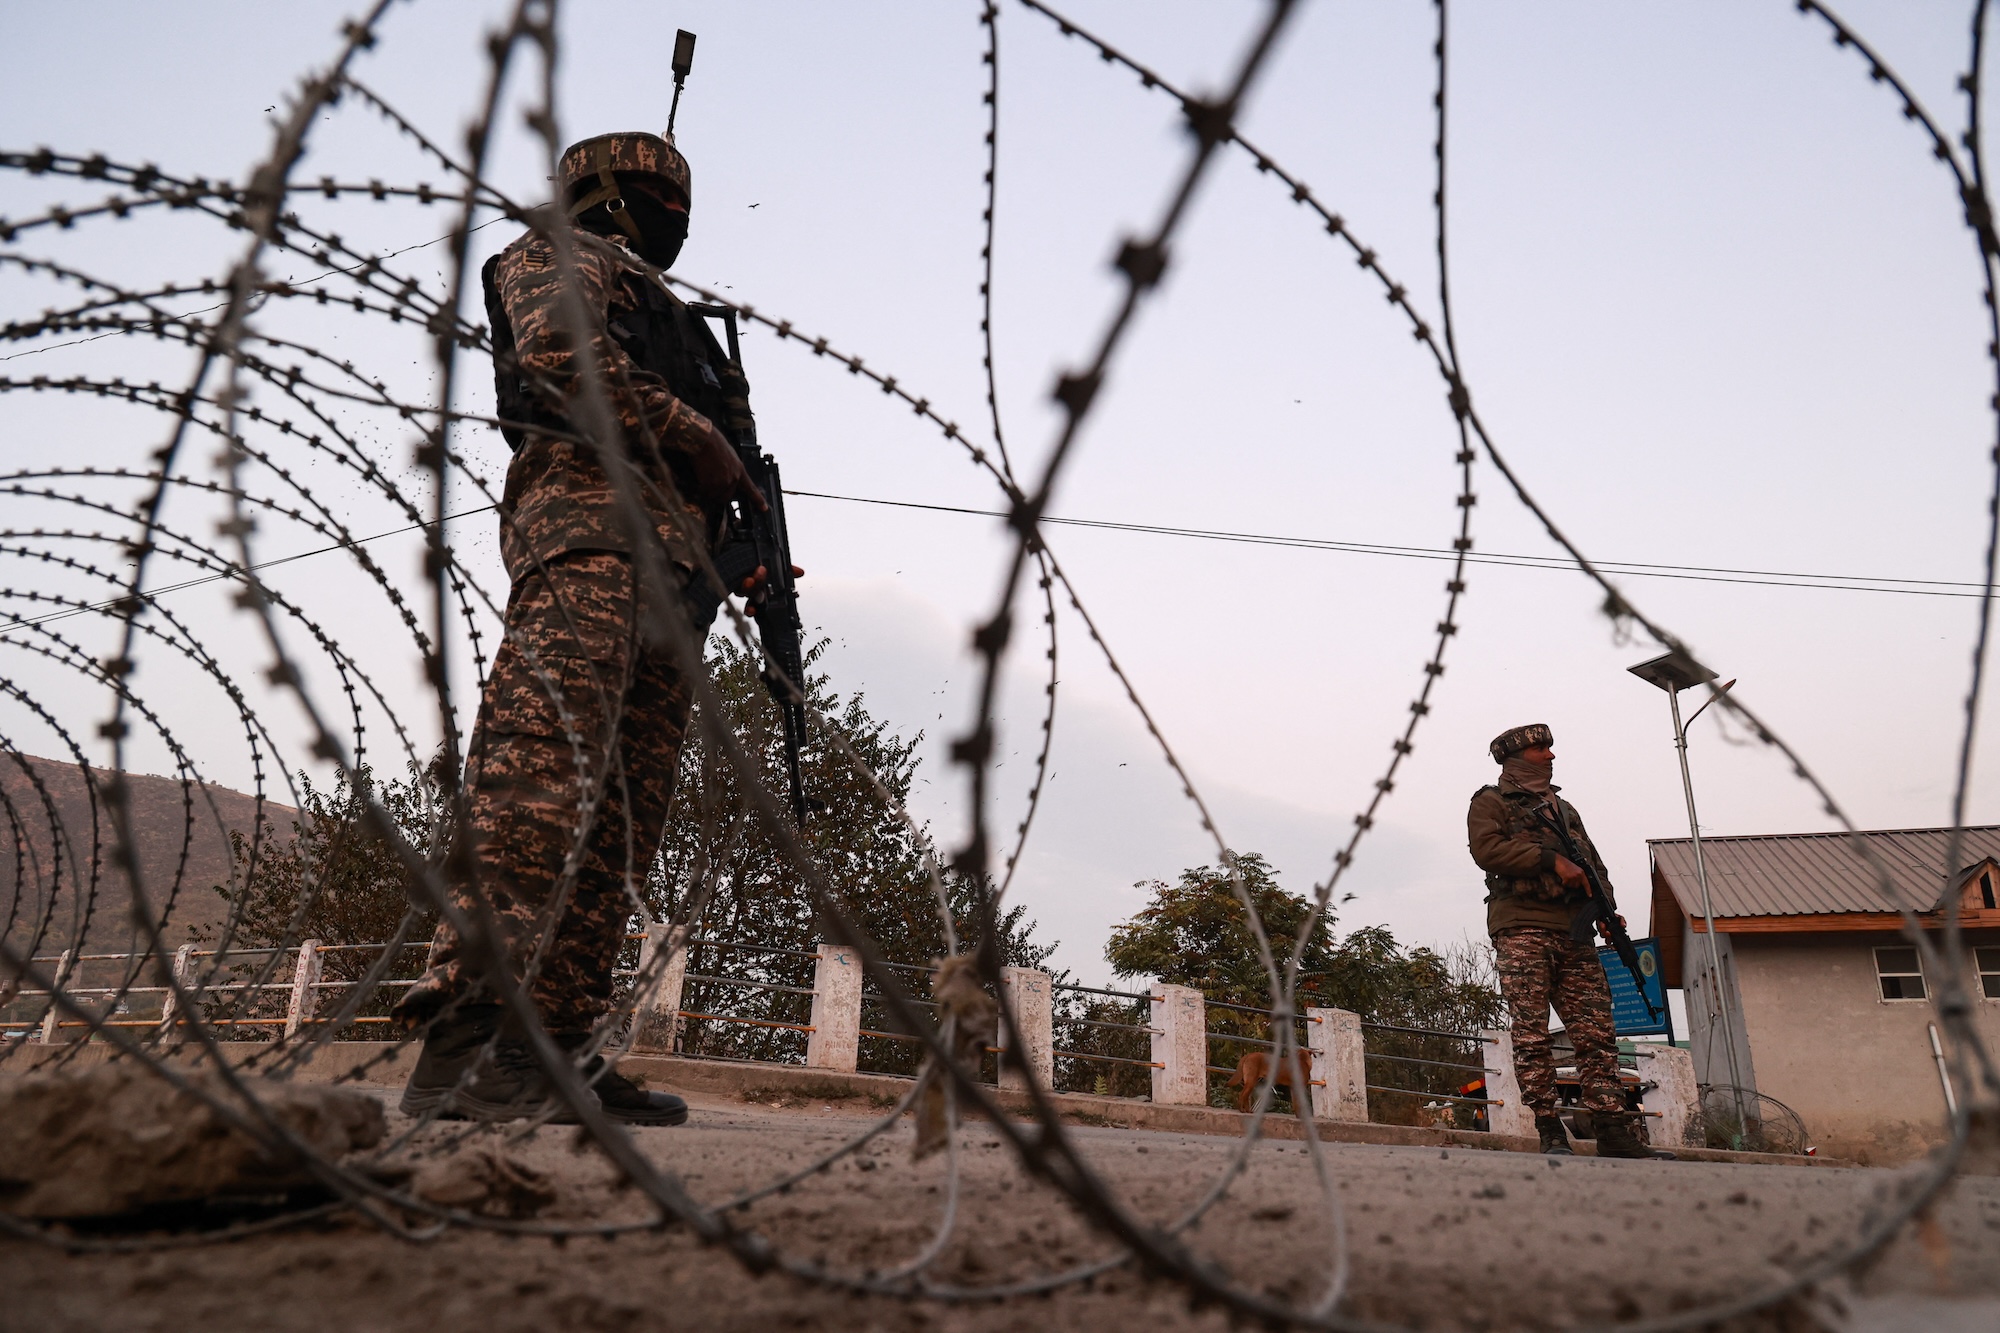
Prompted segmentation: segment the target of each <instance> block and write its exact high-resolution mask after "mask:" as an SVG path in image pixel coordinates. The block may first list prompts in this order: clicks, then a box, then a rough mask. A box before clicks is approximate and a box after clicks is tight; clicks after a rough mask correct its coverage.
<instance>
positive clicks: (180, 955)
mask: <svg viewBox="0 0 2000 1333" xmlns="http://www.w3.org/2000/svg"><path fill="white" fill-rule="evenodd" d="M194 981H195V977H194V946H193V945H192V944H183V945H182V946H181V947H180V948H178V949H176V950H174V985H175V986H179V987H180V988H181V989H182V990H183V991H186V992H188V994H189V995H190V996H192V995H193V993H194ZM179 1020H180V999H179V998H178V997H177V996H176V995H175V994H174V992H173V989H172V988H171V987H169V988H168V990H167V997H166V999H165V1000H163V1001H162V1002H161V1004H160V1036H161V1039H162V1040H164V1041H166V1042H169V1043H172V1042H176V1041H179V1040H180V1033H179V1032H178V1031H177V1030H176V1027H175V1025H176V1024H177V1023H178V1022H179Z"/></svg>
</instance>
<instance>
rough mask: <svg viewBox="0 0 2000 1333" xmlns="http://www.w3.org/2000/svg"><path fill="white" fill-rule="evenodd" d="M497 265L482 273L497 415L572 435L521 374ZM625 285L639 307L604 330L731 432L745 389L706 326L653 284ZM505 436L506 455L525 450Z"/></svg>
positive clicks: (514, 432)
mask: <svg viewBox="0 0 2000 1333" xmlns="http://www.w3.org/2000/svg"><path fill="white" fill-rule="evenodd" d="M499 262H500V257H499V256H498V255H495V256H494V257H493V258H491V259H489V260H487V261H486V266H485V267H484V268H482V269H481V270H480V273H479V277H480V282H481V284H482V285H483V287H484V288H485V294H486V318H487V322H488V324H489V326H490V327H491V328H492V330H493V397H494V402H495V405H496V411H495V415H497V416H498V417H499V418H500V419H501V420H502V421H518V422H526V423H527V424H528V425H531V426H537V425H545V426H548V427H549V428H550V429H552V430H568V429H570V426H569V422H568V421H567V420H566V419H565V418H564V417H563V416H562V415H561V414H559V413H557V412H555V411H554V410H552V409H551V408H550V407H549V406H548V405H547V403H546V400H545V398H544V396H543V395H541V394H539V393H536V392H535V391H534V390H533V388H532V387H531V386H530V385H529V383H528V381H527V380H526V379H525V378H524V377H523V376H522V374H521V368H520V362H519V360H518V359H517V357H516V355H515V350H514V330H513V327H512V326H511V325H510V324H509V323H508V322H507V310H506V307H505V306H504V305H502V303H501V301H500V293H499V291H498V289H497V288H496V287H495V285H494V281H493V274H494V270H495V268H496V267H497V266H498V265H499ZM620 281H622V282H624V283H625V284H626V285H627V289H628V290H630V291H631V292H632V293H633V294H634V295H635V296H636V297H637V302H636V304H637V308H636V309H634V310H627V311H623V312H621V313H619V314H618V315H617V316H615V317H614V318H612V319H611V320H610V321H609V322H608V323H607V325H606V329H607V331H608V332H609V333H610V334H611V337H612V340H613V341H614V342H616V343H617V344H618V346H619V347H620V348H622V349H624V352H625V354H626V355H627V356H629V357H631V358H632V363H633V364H634V365H636V366H637V367H638V368H639V369H641V370H643V371H646V372H648V373H650V374H654V375H658V376H659V377H660V378H661V379H663V380H665V381H666V384H667V388H668V389H669V390H670V391H671V392H672V393H673V395H674V397H676V398H678V399H680V400H681V401H682V402H684V403H686V404H687V405H688V406H689V407H692V408H693V409H694V410H695V411H697V412H699V413H701V414H702V415H703V416H705V417H707V418H708V419H709V420H710V421H712V422H714V423H715V424H716V426H717V427H718V428H720V429H722V430H723V431H724V432H725V433H730V432H731V431H732V428H733V425H734V423H735V421H736V418H737V417H738V416H739V415H742V414H746V413H747V412H748V403H747V397H748V386H747V385H744V384H743V382H742V379H741V376H740V375H738V374H736V373H735V372H734V370H733V368H732V367H731V366H730V365H729V361H728V358H727V357H725V356H724V355H723V352H722V348H721V346H720V345H718V344H717V342H716V341H715V335H714V334H713V333H711V332H710V331H709V328H708V321H707V320H705V319H703V318H701V316H699V315H697V314H695V313H694V312H693V311H691V310H689V309H688V308H687V304H686V303H685V302H684V301H682V300H680V298H678V297H676V296H674V295H673V294H672V293H671V292H669V291H667V290H666V289H665V288H664V287H662V286H661V285H660V284H659V283H657V282H655V281H653V280H652V279H651V278H647V277H641V276H639V275H637V274H630V273H628V274H624V275H621V277H620ZM732 399H733V400H734V402H732V401H731V400H732ZM732 408H733V409H734V410H732ZM500 433H501V435H503V436H504V437H505V438H506V441H507V447H508V448H510V449H519V448H520V447H521V442H522V439H523V432H522V431H521V429H520V428H519V427H517V426H502V427H501V428H500Z"/></svg>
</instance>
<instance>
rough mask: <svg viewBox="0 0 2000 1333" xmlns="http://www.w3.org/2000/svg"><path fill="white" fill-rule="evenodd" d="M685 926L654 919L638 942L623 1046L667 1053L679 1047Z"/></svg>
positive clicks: (686, 929) (684, 983) (684, 976)
mask: <svg viewBox="0 0 2000 1333" xmlns="http://www.w3.org/2000/svg"><path fill="white" fill-rule="evenodd" d="M687 933H688V927H686V926H676V925H671V924H669V923H667V922H664V921H656V922H654V923H653V924H652V925H649V926H647V927H646V938H645V939H643V940H641V941H640V942H639V975H638V977H637V978H636V979H635V980H634V982H633V990H632V1028H631V1041H630V1043H629V1044H628V1046H627V1048H626V1049H629V1050H634V1051H658V1052H664V1053H668V1054H671V1053H672V1052H674V1051H675V1050H678V1049H679V1047H680V1037H681V1028H682V1022H681V1014H680V1011H681V995H682V993H683V992H684V991H685V990H686V989H687V949H686V947H685V943H686V940H687Z"/></svg>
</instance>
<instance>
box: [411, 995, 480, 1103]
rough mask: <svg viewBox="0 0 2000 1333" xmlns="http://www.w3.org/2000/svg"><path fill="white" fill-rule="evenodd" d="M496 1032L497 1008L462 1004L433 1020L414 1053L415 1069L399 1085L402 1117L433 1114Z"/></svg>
mask: <svg viewBox="0 0 2000 1333" xmlns="http://www.w3.org/2000/svg"><path fill="white" fill-rule="evenodd" d="M499 1031H500V1006H499V1005H497V1004H462V1005H459V1006H458V1007H457V1008H455V1009H447V1010H445V1012H444V1013H442V1014H440V1015H439V1016H438V1017H437V1018H435V1019H433V1020H432V1022H431V1025H430V1028H429V1030H428V1031H427V1032H425V1033H424V1044H423V1048H422V1049H421V1050H420V1051H419V1052H418V1053H417V1067H416V1068H415V1069H414V1070H412V1071H410V1080H409V1082H407V1083H405V1084H404V1085H403V1101H402V1111H403V1114H404V1115H407V1116H423V1115H429V1114H431V1113H432V1112H434V1111H436V1110H437V1109H438V1106H439V1105H440V1104H441V1103H442V1102H443V1101H444V1096H445V1094H446V1093H447V1092H450V1091H451V1090H452V1089H453V1088H455V1087H457V1086H458V1081H459V1079H461V1078H462V1077H464V1076H465V1072H466V1071H467V1070H468V1069H470V1068H472V1062H473V1061H474V1060H476V1059H478V1058H479V1052H480V1051H482V1050H484V1049H485V1047H486V1043H487V1042H489V1041H491V1040H493V1037H494V1035H495V1034H496V1033H498V1032H499Z"/></svg>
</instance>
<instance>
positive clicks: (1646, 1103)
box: [1632, 1042, 1701, 1148]
mask: <svg viewBox="0 0 2000 1333" xmlns="http://www.w3.org/2000/svg"><path fill="white" fill-rule="evenodd" d="M1632 1049H1633V1051H1634V1053H1635V1054H1637V1056H1638V1057H1639V1081H1640V1082H1641V1083H1652V1084H1655V1085H1656V1086H1655V1087H1652V1088H1650V1089H1648V1090H1647V1091H1646V1092H1645V1094H1644V1095H1643V1096H1642V1098H1641V1100H1640V1105H1642V1106H1643V1107H1644V1108H1645V1109H1646V1110H1648V1111H1658V1112H1659V1113H1660V1118H1659V1119H1658V1120H1654V1119H1652V1118H1651V1117H1648V1118H1647V1125H1648V1129H1647V1133H1648V1134H1649V1135H1651V1137H1652V1140H1653V1144H1654V1146H1655V1147H1659V1148H1679V1147H1681V1146H1682V1145H1683V1144H1684V1143H1685V1142H1686V1136H1687V1131H1688V1126H1689V1125H1691V1124H1693V1123H1694V1121H1695V1117H1696V1115H1697V1114H1699V1112H1700V1109H1701V1090H1700V1089H1699V1088H1697V1087H1696V1086H1695V1080H1694V1052H1692V1051H1687V1050H1683V1049H1681V1048H1680V1047H1678V1046H1659V1045H1655V1044H1654V1043H1652V1042H1634V1043H1633V1044H1632Z"/></svg>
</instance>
